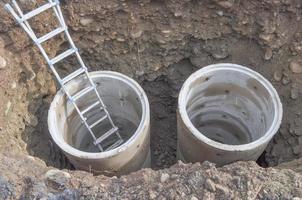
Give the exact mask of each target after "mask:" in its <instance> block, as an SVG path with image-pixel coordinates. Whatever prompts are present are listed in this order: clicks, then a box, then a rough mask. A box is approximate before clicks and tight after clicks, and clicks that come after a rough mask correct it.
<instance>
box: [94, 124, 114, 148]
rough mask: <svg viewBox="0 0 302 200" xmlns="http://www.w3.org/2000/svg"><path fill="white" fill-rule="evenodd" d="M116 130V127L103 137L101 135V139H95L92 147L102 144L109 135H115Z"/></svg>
mask: <svg viewBox="0 0 302 200" xmlns="http://www.w3.org/2000/svg"><path fill="white" fill-rule="evenodd" d="M117 130H118V128H117V127H113V128H112V129H110V130H109V131H107V132H106V133H105V134H104V135H102V136H101V137H99V138H98V139H96V140H95V141H94V142H93V143H94V145H97V144H100V143H101V142H103V141H104V140H105V139H106V138H108V137H109V136H110V135H112V134H113V133H115V132H116V131H117Z"/></svg>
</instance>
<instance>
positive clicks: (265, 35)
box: [259, 33, 274, 43]
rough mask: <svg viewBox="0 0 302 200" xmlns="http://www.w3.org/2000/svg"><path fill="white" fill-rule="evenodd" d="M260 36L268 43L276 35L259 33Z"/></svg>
mask: <svg viewBox="0 0 302 200" xmlns="http://www.w3.org/2000/svg"><path fill="white" fill-rule="evenodd" d="M259 38H260V39H262V40H264V41H265V42H267V43H271V42H272V41H273V39H274V35H273V34H266V33H261V34H260V35H259Z"/></svg>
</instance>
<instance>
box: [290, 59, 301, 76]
mask: <svg viewBox="0 0 302 200" xmlns="http://www.w3.org/2000/svg"><path fill="white" fill-rule="evenodd" d="M289 68H290V70H291V71H292V72H293V73H295V74H300V73H302V65H301V63H300V62H297V61H292V62H291V63H290V64H289Z"/></svg>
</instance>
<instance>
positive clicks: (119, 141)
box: [106, 139, 123, 151]
mask: <svg viewBox="0 0 302 200" xmlns="http://www.w3.org/2000/svg"><path fill="white" fill-rule="evenodd" d="M122 143H123V140H122V139H120V140H118V141H116V142H115V143H114V144H113V145H111V146H110V147H108V148H107V149H106V151H109V150H111V149H114V148H116V147H118V146H119V145H120V144H122Z"/></svg>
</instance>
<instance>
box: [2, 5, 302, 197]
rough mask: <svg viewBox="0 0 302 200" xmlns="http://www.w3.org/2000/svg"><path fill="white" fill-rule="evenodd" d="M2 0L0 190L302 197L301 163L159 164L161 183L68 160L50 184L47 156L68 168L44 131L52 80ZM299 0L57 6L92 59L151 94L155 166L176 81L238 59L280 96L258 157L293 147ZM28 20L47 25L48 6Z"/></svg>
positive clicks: (163, 160) (300, 70)
mask: <svg viewBox="0 0 302 200" xmlns="http://www.w3.org/2000/svg"><path fill="white" fill-rule="evenodd" d="M22 2H23V8H24V10H31V9H32V8H33V7H34V6H36V4H40V3H41V2H42V1H37V2H38V3H37V2H36V1H22ZM2 5H3V4H1V5H0V6H1V8H0V73H1V76H0V102H1V104H0V105H1V106H0V152H2V154H0V159H1V164H0V167H1V168H0V170H1V173H0V182H1V184H0V195H1V194H2V195H4V196H0V198H4V199H5V197H8V198H11V199H15V198H19V197H22V198H24V199H26V198H28V199H31V198H33V197H39V195H41V196H43V195H44V196H45V195H46V196H47V195H48V197H49V198H52V197H51V196H50V193H52V192H53V193H57V192H60V193H61V194H62V195H66V197H67V198H72V197H73V196H68V195H78V196H81V197H84V198H85V197H87V198H94V197H96V196H95V195H104V196H99V197H103V198H109V197H111V198H113V197H124V198H126V197H127V198H130V199H132V198H131V197H134V198H135V197H136V198H141V199H144V198H151V197H154V198H157V197H159V196H160V195H162V196H163V197H164V196H166V197H172V198H173V195H177V196H178V197H179V198H185V199H194V197H193V196H195V197H196V198H202V197H208V198H213V195H214V193H215V195H217V196H216V198H232V197H233V198H241V197H242V198H243V197H245V198H250V199H253V198H267V199H274V198H275V199H278V198H285V199H286V198H287V199H290V198H292V197H294V196H296V197H302V192H301V187H302V183H301V179H302V178H301V175H299V174H298V173H299V172H301V169H300V170H297V172H293V171H291V170H280V169H272V168H268V169H262V168H259V167H258V166H257V165H256V164H255V163H253V162H249V163H244V162H241V163H235V164H232V165H230V166H226V167H223V168H219V169H216V168H214V167H211V166H209V165H205V166H199V165H197V164H196V165H191V164H189V165H186V166H184V165H176V166H173V167H171V168H168V169H164V171H165V173H168V174H169V178H168V179H167V180H165V181H164V183H159V182H161V181H160V177H161V176H162V173H163V172H164V171H152V170H143V171H139V172H137V173H134V174H131V175H129V176H125V177H122V178H120V179H109V178H106V177H103V176H98V177H93V176H92V175H90V174H88V173H83V172H79V171H70V174H71V177H70V178H68V180H66V182H64V181H65V179H64V178H63V179H64V181H63V182H64V183H63V186H61V185H60V184H61V182H60V181H62V180H59V182H60V183H59V184H58V183H57V180H56V181H52V180H51V181H48V180H47V179H45V178H44V175H43V174H45V173H46V172H47V170H49V169H50V168H47V167H46V165H47V166H49V167H56V168H67V169H72V166H71V165H70V164H69V163H68V161H67V160H66V158H65V157H64V156H63V155H62V154H61V153H60V151H59V150H58V149H57V148H56V147H55V146H54V144H53V143H52V141H51V139H50V137H49V135H48V130H47V124H46V118H47V110H48V106H49V103H50V102H51V100H52V98H53V95H54V94H55V93H56V90H57V86H56V82H55V81H54V79H53V77H52V75H51V74H50V73H49V70H48V68H47V66H46V65H45V62H44V61H43V59H42V57H41V56H40V54H39V53H38V50H37V49H36V48H33V45H32V43H31V41H30V40H29V38H28V37H27V36H26V34H25V33H24V32H23V30H22V29H20V28H19V26H17V25H16V24H15V23H14V22H13V20H12V18H10V16H9V15H8V14H7V13H6V12H5V11H4V10H3V9H2V7H3V6H2ZM301 6H302V5H301V2H300V1H299V0H296V1H295V0H291V1H290V0H283V1H278V0H277V1H272V0H265V1H261V3H259V1H256V0H254V1H245V0H244V1H231V0H229V1H218V0H215V1H189V0H186V1H183V0H182V1H172V0H170V1H164V2H162V1H150V0H145V1H117V0H115V1H109V0H108V1H102V2H101V3H100V1H97V0H95V1H94V0H91V1H84V0H79V1H66V3H64V4H63V8H64V9H63V13H64V15H65V17H66V19H67V24H68V26H69V28H70V31H71V34H72V37H73V38H74V40H75V42H76V45H77V46H78V48H79V49H80V50H81V54H82V56H83V58H84V60H85V62H86V63H87V65H88V66H89V68H90V70H104V69H106V70H114V71H119V72H122V73H124V74H126V75H129V76H131V77H133V78H134V79H136V80H137V81H138V82H140V83H141V85H142V86H143V88H144V89H145V91H146V93H147V95H148V97H149V101H150V104H151V148H152V159H153V160H152V167H153V168H154V169H163V168H166V167H170V166H172V165H173V164H175V163H177V161H176V153H175V152H176V126H175V124H176V117H175V111H176V106H177V95H178V91H179V89H180V87H181V85H182V83H183V81H184V80H185V79H186V78H187V77H188V76H189V75H190V74H191V73H192V72H194V71H196V70H197V69H199V68H201V67H203V66H205V65H208V64H212V63H218V62H233V63H237V64H242V65H246V66H248V67H250V68H252V69H254V70H256V71H258V72H260V73H261V74H262V75H264V76H265V77H266V78H267V79H269V80H270V81H271V82H272V84H273V85H274V86H275V88H276V89H277V91H278V93H279V95H280V97H281V100H282V103H283V106H284V117H283V122H282V126H281V129H280V131H279V133H278V134H277V135H276V136H275V137H274V139H273V140H272V142H271V143H270V144H269V146H268V147H267V149H266V152H265V154H264V155H263V156H262V159H261V161H260V163H261V165H263V166H276V165H278V164H280V163H282V162H286V161H291V160H294V159H296V158H299V157H301V155H302V117H301V115H302V101H301V98H302V55H301V52H302V25H301V9H302V7H301ZM47 20H48V21H47ZM31 23H32V24H33V26H34V27H36V30H37V31H39V32H44V33H45V32H47V31H49V30H50V29H51V28H50V27H51V26H52V25H53V24H55V23H54V21H53V19H51V18H50V17H49V16H47V15H44V16H43V17H41V18H35V19H34V20H33V21H32V22H31ZM45 47H46V48H47V49H48V52H49V54H50V55H55V54H56V53H57V52H58V51H59V50H61V49H62V48H66V42H65V40H64V38H58V40H56V41H51V42H48V43H47V44H46V45H45ZM66 66H69V65H67V64H66V65H65V67H62V70H61V72H62V73H64V72H65V73H66V72H68V70H69V68H68V67H66ZM8 152H9V154H8ZM29 155H31V156H33V157H36V158H33V157H29ZM39 159H41V160H39ZM297 163H301V161H295V164H290V168H294V169H297V167H295V166H299V164H297ZM45 164H46V165H45ZM283 165H285V164H283ZM173 174H174V175H173ZM48 175H49V174H48ZM65 175H66V174H65ZM54 176H55V177H57V176H60V175H54ZM66 176H68V177H69V175H66ZM165 177H167V176H166V175H164V178H163V179H165ZM172 177H174V178H172ZM208 179H210V180H211V181H212V182H214V183H212V182H211V181H208ZM216 185H217V186H216ZM125 188H128V189H125ZM213 188H214V189H213ZM67 189H69V190H67ZM2 191H3V192H2ZM40 191H41V193H40V194H39V192H40ZM85 195H86V196H85ZM106 195H108V196H106ZM182 195H185V196H182ZM219 195H221V196H219ZM253 195H255V196H253ZM41 196H40V197H41ZM59 197H60V196H53V198H59ZM163 197H162V199H164V198H163Z"/></svg>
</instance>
